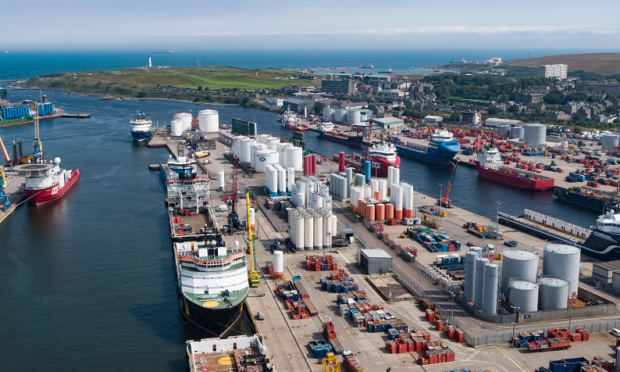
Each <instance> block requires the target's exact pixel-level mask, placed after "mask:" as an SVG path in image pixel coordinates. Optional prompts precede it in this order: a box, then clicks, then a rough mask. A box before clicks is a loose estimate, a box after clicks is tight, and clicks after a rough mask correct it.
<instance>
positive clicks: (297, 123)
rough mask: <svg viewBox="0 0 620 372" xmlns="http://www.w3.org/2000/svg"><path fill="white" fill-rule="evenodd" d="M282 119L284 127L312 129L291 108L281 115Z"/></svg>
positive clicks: (301, 129) (302, 129) (299, 129)
mask: <svg viewBox="0 0 620 372" xmlns="http://www.w3.org/2000/svg"><path fill="white" fill-rule="evenodd" d="M280 121H281V122H282V126H283V127H284V129H292V130H296V131H302V132H303V131H306V130H309V129H310V127H308V126H307V125H305V124H302V123H301V119H300V118H299V117H298V116H297V114H296V113H294V112H293V111H290V110H287V111H285V112H284V114H283V115H282V116H281V117H280Z"/></svg>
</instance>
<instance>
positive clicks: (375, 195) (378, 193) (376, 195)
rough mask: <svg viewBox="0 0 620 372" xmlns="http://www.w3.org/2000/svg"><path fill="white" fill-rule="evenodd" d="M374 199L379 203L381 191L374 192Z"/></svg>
mask: <svg viewBox="0 0 620 372" xmlns="http://www.w3.org/2000/svg"><path fill="white" fill-rule="evenodd" d="M374 197H375V200H377V201H381V191H375V193H374Z"/></svg>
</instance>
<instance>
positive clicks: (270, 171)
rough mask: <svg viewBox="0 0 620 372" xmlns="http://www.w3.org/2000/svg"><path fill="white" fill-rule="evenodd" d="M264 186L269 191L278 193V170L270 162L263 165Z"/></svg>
mask: <svg viewBox="0 0 620 372" xmlns="http://www.w3.org/2000/svg"><path fill="white" fill-rule="evenodd" d="M265 186H267V190H268V191H269V192H271V193H276V194H277V193H278V171H277V170H276V169H275V168H274V167H273V165H271V164H267V165H266V166H265Z"/></svg>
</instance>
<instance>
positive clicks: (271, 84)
mask: <svg viewBox="0 0 620 372" xmlns="http://www.w3.org/2000/svg"><path fill="white" fill-rule="evenodd" d="M293 74H295V75H296V73H293V72H291V71H283V70H276V69H263V70H245V69H240V68H234V67H224V66H205V67H191V68H189V67H185V68H170V69H166V70H151V71H144V70H131V69H124V70H118V71H86V72H77V73H58V74H49V75H43V76H38V77H34V78H31V79H30V80H28V81H26V82H25V83H24V84H23V86H25V87H36V88H39V89H57V90H66V91H71V92H74V93H87V94H91V93H94V94H109V95H116V96H122V97H135V96H140V97H144V96H145V95H146V96H147V97H150V96H152V95H153V93H155V92H156V91H159V92H161V91H170V90H173V91H179V92H180V91H197V90H201V91H203V92H204V91H213V90H227V91H230V90H235V91H246V90H247V91H252V92H253V91H254V90H255V89H264V88H268V89H279V88H282V87H290V86H291V85H299V84H305V85H312V80H306V79H303V80H301V79H291V80H280V79H275V78H276V77H280V78H281V77H285V76H288V75H293ZM168 87H173V89H170V88H168ZM141 93H142V94H141Z"/></svg>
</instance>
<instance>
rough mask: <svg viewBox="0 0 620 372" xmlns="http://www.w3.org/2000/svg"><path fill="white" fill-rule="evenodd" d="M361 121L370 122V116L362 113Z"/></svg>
mask: <svg viewBox="0 0 620 372" xmlns="http://www.w3.org/2000/svg"><path fill="white" fill-rule="evenodd" d="M360 121H361V122H362V123H363V122H365V121H368V115H367V114H366V113H365V112H360Z"/></svg>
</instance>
